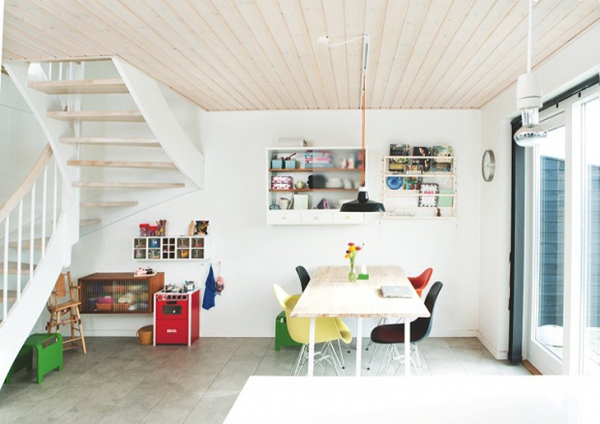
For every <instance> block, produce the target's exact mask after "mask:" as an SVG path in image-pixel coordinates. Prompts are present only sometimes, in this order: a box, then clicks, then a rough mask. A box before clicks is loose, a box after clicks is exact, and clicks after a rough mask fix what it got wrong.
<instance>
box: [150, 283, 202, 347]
mask: <svg viewBox="0 0 600 424" xmlns="http://www.w3.org/2000/svg"><path fill="white" fill-rule="evenodd" d="M199 337H200V289H195V290H192V291H184V289H170V290H169V291H166V290H161V291H159V292H156V293H155V294H154V340H153V344H154V346H156V345H165V344H181V345H185V344H187V345H188V346H191V345H192V343H194V342H195V341H196V340H198V338H199Z"/></svg>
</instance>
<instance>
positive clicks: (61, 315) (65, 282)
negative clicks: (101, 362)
mask: <svg viewBox="0 0 600 424" xmlns="http://www.w3.org/2000/svg"><path fill="white" fill-rule="evenodd" d="M79 305H81V302H80V301H79V286H77V285H75V284H73V280H72V279H71V271H67V273H66V274H60V275H59V276H58V279H57V280H56V284H55V285H54V290H52V294H51V295H50V298H49V299H48V302H47V303H46V307H47V308H48V312H50V320H49V321H48V323H47V324H46V329H47V330H48V333H60V326H61V325H67V324H68V325H70V327H71V337H70V338H65V339H64V341H63V350H67V349H74V348H81V350H82V351H83V353H84V354H85V353H86V352H87V349H86V347H85V338H84V337H83V326H82V325H81V315H80V314H79Z"/></svg>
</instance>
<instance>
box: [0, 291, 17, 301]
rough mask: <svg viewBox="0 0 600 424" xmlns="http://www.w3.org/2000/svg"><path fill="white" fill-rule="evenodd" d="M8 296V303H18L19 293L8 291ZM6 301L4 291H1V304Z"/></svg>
mask: <svg viewBox="0 0 600 424" xmlns="http://www.w3.org/2000/svg"><path fill="white" fill-rule="evenodd" d="M6 294H7V296H8V302H9V303H14V302H16V301H17V291H16V290H7V291H6ZM2 299H4V290H0V302H1V301H2Z"/></svg>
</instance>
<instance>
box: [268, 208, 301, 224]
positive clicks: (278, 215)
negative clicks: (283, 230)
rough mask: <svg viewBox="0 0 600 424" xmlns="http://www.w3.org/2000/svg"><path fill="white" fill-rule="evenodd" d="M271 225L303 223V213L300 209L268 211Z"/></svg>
mask: <svg viewBox="0 0 600 424" xmlns="http://www.w3.org/2000/svg"><path fill="white" fill-rule="evenodd" d="M267 224H269V225H299V224H302V213H301V212H298V211H267Z"/></svg>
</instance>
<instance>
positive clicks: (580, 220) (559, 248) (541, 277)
mask: <svg viewBox="0 0 600 424" xmlns="http://www.w3.org/2000/svg"><path fill="white" fill-rule="evenodd" d="M597 91H598V90H597V86H596V88H595V92H596V93H595V94H594V93H590V90H588V92H587V93H586V94H587V97H586V96H583V95H579V96H575V97H574V98H571V99H567V100H564V101H562V102H561V103H560V104H559V105H558V106H556V107H553V108H550V109H549V110H546V111H544V112H543V113H542V114H541V123H542V125H543V126H544V127H545V128H546V129H547V130H548V139H547V140H545V141H544V142H542V143H541V144H540V145H539V146H537V147H535V148H532V149H528V151H527V169H528V170H529V172H528V175H527V181H528V182H527V187H528V190H527V193H528V195H527V196H526V198H527V208H526V209H527V211H528V213H527V217H526V233H527V236H526V238H525V240H527V242H526V243H527V248H526V249H525V251H526V256H527V260H526V261H525V263H527V264H529V265H528V266H527V267H526V269H525V288H526V303H525V304H526V305H527V309H528V313H526V317H527V319H526V323H527V325H526V329H525V334H526V340H525V347H526V358H527V359H528V360H529V361H530V362H531V363H532V364H533V365H534V366H535V367H536V368H538V369H539V370H540V371H541V372H542V373H543V374H582V373H587V374H592V373H600V197H599V196H600V189H599V185H600V125H599V122H600V106H599V105H600V100H598V94H597ZM582 94H585V92H584V93H582Z"/></svg>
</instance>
